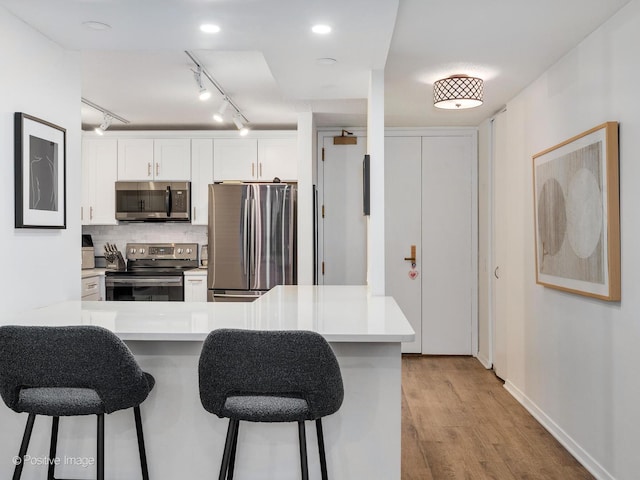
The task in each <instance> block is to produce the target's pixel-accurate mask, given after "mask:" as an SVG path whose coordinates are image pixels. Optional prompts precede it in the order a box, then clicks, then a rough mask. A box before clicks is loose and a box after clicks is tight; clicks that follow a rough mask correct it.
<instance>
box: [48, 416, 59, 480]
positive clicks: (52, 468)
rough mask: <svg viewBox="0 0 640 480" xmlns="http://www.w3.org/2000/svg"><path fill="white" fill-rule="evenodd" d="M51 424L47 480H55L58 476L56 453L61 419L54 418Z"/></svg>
mask: <svg viewBox="0 0 640 480" xmlns="http://www.w3.org/2000/svg"><path fill="white" fill-rule="evenodd" d="M52 420H53V421H52V423H51V444H50V445H49V471H48V472H47V480H55V474H56V464H55V459H56V452H57V450H58V425H59V423H60V417H52Z"/></svg>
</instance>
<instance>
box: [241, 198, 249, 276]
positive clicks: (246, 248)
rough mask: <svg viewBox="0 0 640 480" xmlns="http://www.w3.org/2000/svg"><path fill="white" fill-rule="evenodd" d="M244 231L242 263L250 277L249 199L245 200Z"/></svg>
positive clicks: (245, 272) (246, 274)
mask: <svg viewBox="0 0 640 480" xmlns="http://www.w3.org/2000/svg"><path fill="white" fill-rule="evenodd" d="M242 222H243V226H244V228H243V230H242V261H243V262H244V274H245V276H248V275H249V264H250V262H251V259H250V258H249V199H248V198H245V199H244V218H243V219H242Z"/></svg>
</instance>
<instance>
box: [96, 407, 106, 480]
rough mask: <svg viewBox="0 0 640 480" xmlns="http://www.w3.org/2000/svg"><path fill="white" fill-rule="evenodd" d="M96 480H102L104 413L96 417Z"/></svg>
mask: <svg viewBox="0 0 640 480" xmlns="http://www.w3.org/2000/svg"><path fill="white" fill-rule="evenodd" d="M96 466H97V471H98V474H97V476H98V480H104V413H101V414H99V415H98V458H97V459H96Z"/></svg>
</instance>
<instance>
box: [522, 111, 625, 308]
mask: <svg viewBox="0 0 640 480" xmlns="http://www.w3.org/2000/svg"><path fill="white" fill-rule="evenodd" d="M618 171H619V167H618V123H617V122H608V123H605V124H602V125H599V126H597V127H595V128H592V129H591V130H588V131H586V132H584V133H582V134H580V135H577V136H576V137H573V138H571V139H569V140H567V141H565V142H563V143H561V144H560V145H556V146H555V147H552V148H549V149H547V150H545V151H543V152H540V153H538V154H537V155H534V156H533V183H534V209H535V236H536V281H537V283H539V284H541V285H544V286H546V287H552V288H557V289H560V290H564V291H567V292H573V293H578V294H581V295H587V296H590V297H595V298H600V299H603V300H609V301H618V300H620V195H619V173H618Z"/></svg>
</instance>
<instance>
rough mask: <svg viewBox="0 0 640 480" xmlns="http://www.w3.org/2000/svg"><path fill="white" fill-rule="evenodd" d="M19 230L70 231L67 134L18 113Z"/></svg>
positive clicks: (57, 127)
mask: <svg viewBox="0 0 640 480" xmlns="http://www.w3.org/2000/svg"><path fill="white" fill-rule="evenodd" d="M14 123H15V217H16V219H15V226H16V228H67V209H66V130H65V129H64V128H61V127H59V126H57V125H54V124H52V123H49V122H46V121H44V120H41V119H39V118H36V117H32V116H31V115H27V114H25V113H20V112H17V113H15V115H14Z"/></svg>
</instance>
